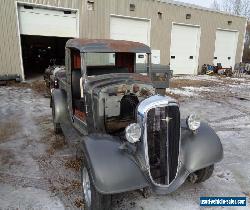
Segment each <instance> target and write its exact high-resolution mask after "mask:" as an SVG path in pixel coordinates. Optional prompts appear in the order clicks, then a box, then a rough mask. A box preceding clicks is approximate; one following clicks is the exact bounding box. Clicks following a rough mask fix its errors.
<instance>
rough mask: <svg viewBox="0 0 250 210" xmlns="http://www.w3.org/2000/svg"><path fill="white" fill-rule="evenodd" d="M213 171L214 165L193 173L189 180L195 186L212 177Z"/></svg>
mask: <svg viewBox="0 0 250 210" xmlns="http://www.w3.org/2000/svg"><path fill="white" fill-rule="evenodd" d="M213 171H214V165H211V166H208V167H206V168H203V169H200V170H198V171H195V172H193V173H191V174H190V175H189V177H188V180H189V181H190V182H191V183H193V184H195V183H201V182H204V181H206V180H207V179H209V178H210V177H211V176H212V174H213Z"/></svg>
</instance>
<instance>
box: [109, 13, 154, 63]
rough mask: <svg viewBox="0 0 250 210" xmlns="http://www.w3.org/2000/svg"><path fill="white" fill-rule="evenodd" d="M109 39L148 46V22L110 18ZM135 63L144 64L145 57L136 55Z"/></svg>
mask: <svg viewBox="0 0 250 210" xmlns="http://www.w3.org/2000/svg"><path fill="white" fill-rule="evenodd" d="M110 38H111V39H116V40H128V41H134V42H141V43H143V44H146V45H148V46H150V21H149V20H144V19H135V18H125V17H116V16H111V17H110ZM136 60H137V63H144V61H145V56H144V55H137V59H136Z"/></svg>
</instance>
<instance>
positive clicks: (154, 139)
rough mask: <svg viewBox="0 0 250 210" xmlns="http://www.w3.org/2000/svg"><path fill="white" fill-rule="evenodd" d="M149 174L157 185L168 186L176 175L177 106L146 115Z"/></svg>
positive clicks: (178, 116)
mask: <svg viewBox="0 0 250 210" xmlns="http://www.w3.org/2000/svg"><path fill="white" fill-rule="evenodd" d="M147 141H148V157H149V163H150V173H151V176H152V178H153V179H154V181H155V182H156V183H157V184H164V185H168V184H170V183H171V182H172V181H173V180H174V178H175V176H176V173H177V168H178V156H179V144H180V112H179V107H178V106H165V107H157V108H152V109H150V110H149V111H148V114H147Z"/></svg>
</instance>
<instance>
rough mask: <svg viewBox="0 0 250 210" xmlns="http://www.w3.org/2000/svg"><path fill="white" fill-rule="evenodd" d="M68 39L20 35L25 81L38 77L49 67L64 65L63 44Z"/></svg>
mask: <svg viewBox="0 0 250 210" xmlns="http://www.w3.org/2000/svg"><path fill="white" fill-rule="evenodd" d="M69 39H70V38H65V37H47V36H35V35H21V47H22V58H23V68H24V75H25V79H33V78H37V77H40V76H41V75H43V73H44V71H45V69H46V68H47V67H48V66H49V65H64V63H65V62H64V59H65V44H66V42H67V41H68V40H69Z"/></svg>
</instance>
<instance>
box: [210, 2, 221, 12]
mask: <svg viewBox="0 0 250 210" xmlns="http://www.w3.org/2000/svg"><path fill="white" fill-rule="evenodd" d="M211 8H212V9H215V10H218V11H220V10H221V8H220V4H219V3H218V2H217V0H214V1H213V3H212V4H211Z"/></svg>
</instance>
